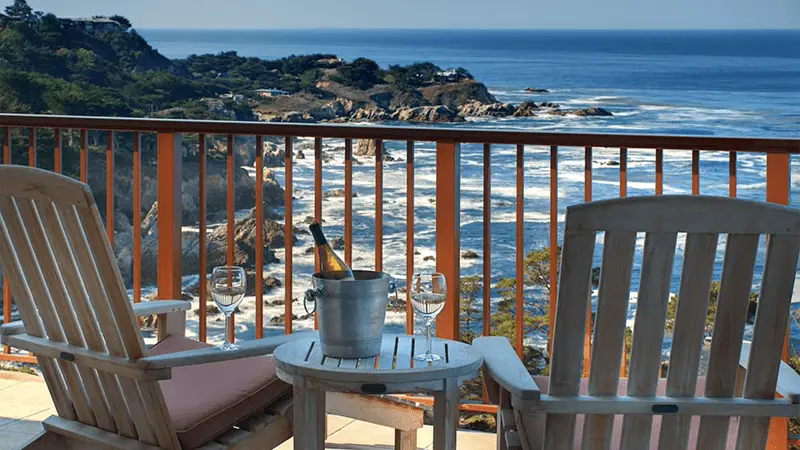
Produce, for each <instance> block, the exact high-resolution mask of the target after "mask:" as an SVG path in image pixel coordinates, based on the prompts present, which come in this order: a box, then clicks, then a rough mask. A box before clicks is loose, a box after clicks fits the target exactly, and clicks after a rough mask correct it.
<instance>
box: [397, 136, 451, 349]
mask: <svg viewBox="0 0 800 450" xmlns="http://www.w3.org/2000/svg"><path fill="white" fill-rule="evenodd" d="M460 216H461V145H460V144H459V143H457V142H437V143H436V271H437V272H440V273H442V274H444V276H445V280H446V281H447V301H446V302H445V305H444V310H443V311H442V312H441V313H440V314H439V316H438V317H437V318H436V336H438V337H441V338H445V339H455V340H458V338H459V337H460V333H459V314H458V313H459V311H460V309H461V308H460V307H459V299H460V297H461V274H460V272H461V255H460V253H461V252H460V250H461V248H460V247H461V233H460V229H461V218H460ZM409 257H412V255H409Z"/></svg>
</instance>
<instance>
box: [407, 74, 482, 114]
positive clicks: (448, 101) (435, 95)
mask: <svg viewBox="0 0 800 450" xmlns="http://www.w3.org/2000/svg"><path fill="white" fill-rule="evenodd" d="M419 91H420V93H421V94H422V96H423V97H425V100H427V101H428V102H429V103H430V104H431V105H441V106H446V107H447V108H449V109H451V110H453V111H456V110H458V108H459V107H460V106H461V105H464V104H466V103H469V102H472V101H476V102H479V103H497V99H496V98H494V96H493V95H492V94H490V93H489V89H488V88H487V87H486V85H484V84H483V83H480V82H477V81H475V80H463V81H459V82H457V83H447V84H437V85H432V86H426V87H423V88H420V89H419Z"/></svg>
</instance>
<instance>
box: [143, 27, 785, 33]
mask: <svg viewBox="0 0 800 450" xmlns="http://www.w3.org/2000/svg"><path fill="white" fill-rule="evenodd" d="M132 28H134V29H137V30H159V31H176V30H186V31H545V32H548V31H601V32H619V31H637V32H642V31H645V32H647V31H661V32H663V31H675V32H709V31H800V28H395V27H389V28H384V27H374V28H358V27H302V28H280V27H278V28H216V27H195V28H192V27H135V26H134V27H132Z"/></svg>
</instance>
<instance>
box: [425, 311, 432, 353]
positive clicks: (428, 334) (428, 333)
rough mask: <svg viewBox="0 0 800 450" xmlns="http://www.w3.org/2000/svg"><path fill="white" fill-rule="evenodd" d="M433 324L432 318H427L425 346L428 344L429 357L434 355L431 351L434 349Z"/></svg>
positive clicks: (426, 351)
mask: <svg viewBox="0 0 800 450" xmlns="http://www.w3.org/2000/svg"><path fill="white" fill-rule="evenodd" d="M431 322H432V320H431V318H430V317H426V318H425V338H426V339H425V344H426V347H427V349H426V350H425V353H426V354H428V355H430V354H432V353H433V352H432V351H431V349H432V346H431Z"/></svg>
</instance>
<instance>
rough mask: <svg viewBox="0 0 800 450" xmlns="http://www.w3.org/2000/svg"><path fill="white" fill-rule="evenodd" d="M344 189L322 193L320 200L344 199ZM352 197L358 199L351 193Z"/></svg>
mask: <svg viewBox="0 0 800 450" xmlns="http://www.w3.org/2000/svg"><path fill="white" fill-rule="evenodd" d="M344 196H345V192H344V189H331V190H330V191H325V192H323V193H322V198H344ZM353 197H358V194H357V193H355V192H353Z"/></svg>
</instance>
